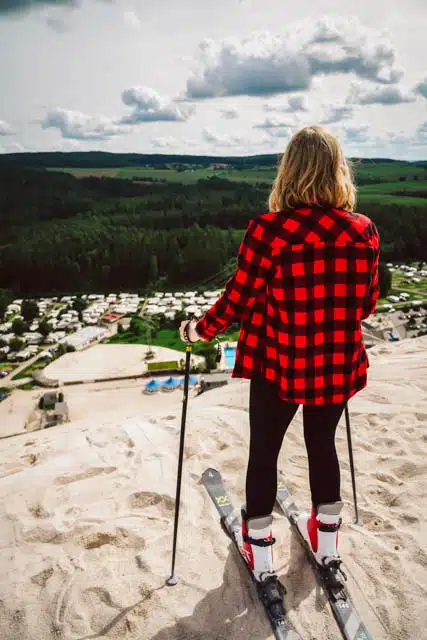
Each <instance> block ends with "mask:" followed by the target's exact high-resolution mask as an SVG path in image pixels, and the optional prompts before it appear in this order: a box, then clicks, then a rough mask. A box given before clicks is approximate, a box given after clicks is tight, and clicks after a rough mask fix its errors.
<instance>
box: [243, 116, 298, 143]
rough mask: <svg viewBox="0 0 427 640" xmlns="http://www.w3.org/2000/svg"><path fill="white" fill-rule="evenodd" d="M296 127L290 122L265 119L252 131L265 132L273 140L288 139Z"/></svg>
mask: <svg viewBox="0 0 427 640" xmlns="http://www.w3.org/2000/svg"><path fill="white" fill-rule="evenodd" d="M297 127H298V125H297V124H296V123H295V122H291V121H290V120H286V121H283V120H277V119H275V118H265V120H264V122H261V123H259V124H255V125H254V126H253V128H254V129H261V130H264V131H266V133H268V134H269V135H270V136H271V137H273V138H290V137H292V135H293V134H294V132H295V130H296V129H297Z"/></svg>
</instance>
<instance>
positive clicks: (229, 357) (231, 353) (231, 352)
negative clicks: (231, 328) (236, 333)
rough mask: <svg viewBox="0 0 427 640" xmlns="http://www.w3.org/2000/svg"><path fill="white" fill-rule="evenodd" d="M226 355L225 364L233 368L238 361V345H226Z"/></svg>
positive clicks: (228, 367)
mask: <svg viewBox="0 0 427 640" xmlns="http://www.w3.org/2000/svg"><path fill="white" fill-rule="evenodd" d="M224 355H225V366H226V367H227V369H233V367H234V363H235V362H236V347H225V348H224Z"/></svg>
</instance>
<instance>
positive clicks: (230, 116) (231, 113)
mask: <svg viewBox="0 0 427 640" xmlns="http://www.w3.org/2000/svg"><path fill="white" fill-rule="evenodd" d="M219 111H221V114H222V117H223V118H225V119H226V120H235V119H236V118H238V117H239V112H238V111H237V109H234V108H229V109H219Z"/></svg>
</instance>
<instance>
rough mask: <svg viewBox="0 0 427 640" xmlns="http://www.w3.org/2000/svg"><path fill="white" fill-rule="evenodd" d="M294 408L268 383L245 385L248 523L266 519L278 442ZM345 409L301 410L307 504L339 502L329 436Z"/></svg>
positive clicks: (336, 469)
mask: <svg viewBox="0 0 427 640" xmlns="http://www.w3.org/2000/svg"><path fill="white" fill-rule="evenodd" d="M298 407H299V405H298V404H294V403H292V402H286V401H284V400H282V399H281V398H280V396H279V395H278V393H277V387H276V385H275V384H274V383H272V382H269V381H268V380H265V379H259V378H254V379H253V380H251V385H250V403H249V419H250V446H249V463H248V470H247V475H246V510H247V516H248V518H254V517H257V516H264V515H269V514H270V513H271V512H272V511H273V506H274V502H275V500H276V492H277V458H278V456H279V452H280V449H281V446H282V441H283V436H284V435H285V433H286V431H287V428H288V427H289V425H290V423H291V421H292V418H293V417H294V415H295V413H296V412H297V409H298ZM344 407H345V403H340V404H328V405H303V419H304V440H305V446H306V448H307V455H308V464H309V476H310V489H311V501H312V504H313V505H315V506H318V505H319V504H324V503H328V502H336V501H337V500H341V496H340V467H339V463H338V457H337V452H336V450H335V431H336V428H337V425H338V422H339V420H340V417H341V414H342V412H343V411H344Z"/></svg>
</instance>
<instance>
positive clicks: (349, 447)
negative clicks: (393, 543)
mask: <svg viewBox="0 0 427 640" xmlns="http://www.w3.org/2000/svg"><path fill="white" fill-rule="evenodd" d="M345 423H346V427H347V440H348V455H349V458H350V470H351V482H352V485H353V500H354V511H355V514H356V520H355V523H356V524H357V523H358V522H359V513H358V511H357V495H356V476H355V473H354V461H353V446H352V444H351V431H350V416H349V413H348V404H347V402H346V404H345Z"/></svg>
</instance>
